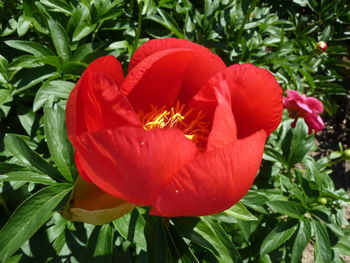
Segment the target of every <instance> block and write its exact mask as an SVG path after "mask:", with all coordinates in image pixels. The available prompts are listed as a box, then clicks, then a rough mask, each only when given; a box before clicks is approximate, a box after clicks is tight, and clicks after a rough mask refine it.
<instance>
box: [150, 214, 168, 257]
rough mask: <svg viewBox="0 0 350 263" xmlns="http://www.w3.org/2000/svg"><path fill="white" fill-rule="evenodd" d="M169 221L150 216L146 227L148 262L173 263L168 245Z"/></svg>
mask: <svg viewBox="0 0 350 263" xmlns="http://www.w3.org/2000/svg"><path fill="white" fill-rule="evenodd" d="M166 221H167V219H165V218H162V217H155V216H150V217H149V218H148V219H147V221H146V225H145V237H146V241H147V253H148V261H149V262H154V263H158V262H159V263H163V262H173V260H172V255H171V251H170V247H169V244H168V232H167V231H168V230H167V229H166V228H167V226H166V224H167V222H166Z"/></svg>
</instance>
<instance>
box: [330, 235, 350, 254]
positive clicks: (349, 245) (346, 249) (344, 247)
mask: <svg viewBox="0 0 350 263" xmlns="http://www.w3.org/2000/svg"><path fill="white" fill-rule="evenodd" d="M333 249H334V250H335V252H336V254H339V255H343V256H348V257H350V236H349V235H344V236H341V237H340V239H339V240H338V242H337V244H336V245H335V246H334V247H333Z"/></svg>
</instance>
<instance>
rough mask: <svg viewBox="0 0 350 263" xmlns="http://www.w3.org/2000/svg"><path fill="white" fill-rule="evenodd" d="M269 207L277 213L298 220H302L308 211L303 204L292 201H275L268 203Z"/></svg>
mask: <svg viewBox="0 0 350 263" xmlns="http://www.w3.org/2000/svg"><path fill="white" fill-rule="evenodd" d="M267 205H268V206H269V207H270V208H271V209H272V210H274V211H275V212H277V213H280V214H282V215H287V216H290V217H292V218H296V219H302V217H303V215H304V214H305V212H306V209H305V208H304V207H303V206H302V205H301V204H299V203H296V202H292V201H280V200H273V201H270V202H267Z"/></svg>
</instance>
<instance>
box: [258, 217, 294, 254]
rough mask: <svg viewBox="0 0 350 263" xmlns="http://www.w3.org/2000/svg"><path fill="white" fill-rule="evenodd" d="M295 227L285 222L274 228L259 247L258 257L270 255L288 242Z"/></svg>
mask: <svg viewBox="0 0 350 263" xmlns="http://www.w3.org/2000/svg"><path fill="white" fill-rule="evenodd" d="M297 227H298V225H297V224H293V223H291V222H286V223H284V224H282V225H279V226H277V227H276V228H274V229H273V230H272V231H271V232H270V233H269V234H268V235H267V236H266V237H265V239H264V241H263V242H262V244H261V246H260V256H263V255H265V254H267V253H270V252H271V251H273V250H275V249H277V248H278V247H279V246H281V245H282V244H283V243H285V242H286V241H287V240H289V239H290V238H291V237H292V235H293V234H294V232H295V231H296V229H297Z"/></svg>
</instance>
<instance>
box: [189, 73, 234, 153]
mask: <svg viewBox="0 0 350 263" xmlns="http://www.w3.org/2000/svg"><path fill="white" fill-rule="evenodd" d="M190 107H191V108H196V109H197V111H202V112H204V113H205V114H206V115H207V117H210V120H212V126H211V131H210V134H209V136H208V142H207V148H206V150H207V151H211V150H213V149H215V148H219V147H224V146H226V145H228V144H230V143H232V142H233V141H235V140H236V139H237V128H236V122H235V119H234V116H233V113H232V109H231V97H230V89H229V83H227V80H226V79H225V78H224V77H223V76H222V74H220V73H218V74H216V75H215V76H214V77H212V78H211V79H210V80H209V81H208V82H207V84H206V85H205V86H204V87H203V88H202V89H201V90H200V91H199V92H198V93H197V94H196V96H194V97H193V99H192V100H191V103H190Z"/></svg>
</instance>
